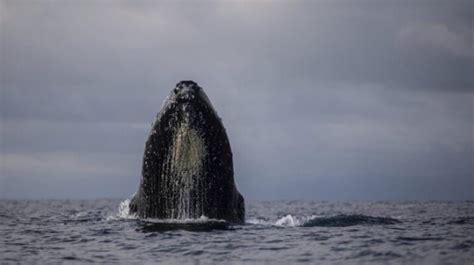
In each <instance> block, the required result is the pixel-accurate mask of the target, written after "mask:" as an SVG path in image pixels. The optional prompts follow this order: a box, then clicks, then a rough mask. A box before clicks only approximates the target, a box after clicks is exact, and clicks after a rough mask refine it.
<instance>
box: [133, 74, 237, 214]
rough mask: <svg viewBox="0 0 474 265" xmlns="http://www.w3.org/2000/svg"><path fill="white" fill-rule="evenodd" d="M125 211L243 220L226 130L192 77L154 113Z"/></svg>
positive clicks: (183, 82)
mask: <svg viewBox="0 0 474 265" xmlns="http://www.w3.org/2000/svg"><path fill="white" fill-rule="evenodd" d="M130 213H131V214H136V215H137V216H138V217H140V218H159V219H193V218H200V217H202V216H205V217H207V218H212V219H220V220H226V221H228V222H231V223H243V222H244V220H245V205H244V198H243V197H242V195H241V194H240V193H239V192H238V191H237V188H236V186H235V181H234V170H233V161H232V151H231V147H230V144H229V140H228V138H227V134H226V131H225V129H224V126H223V124H222V121H221V119H220V118H219V117H218V116H217V113H216V111H215V110H214V108H213V107H212V105H211V103H210V101H209V99H208V98H207V96H206V94H205V93H204V91H203V90H202V88H201V87H199V86H198V85H197V84H196V83H195V82H193V81H181V82H179V83H178V84H177V85H176V88H174V89H173V90H172V91H171V93H170V95H169V96H168V98H167V99H166V101H165V103H164V106H163V107H162V109H161V111H160V112H159V113H158V115H157V117H156V120H155V122H154V124H153V126H152V129H151V131H150V134H149V137H148V140H147V142H146V146H145V152H144V156H143V167H142V178H141V181H140V186H139V189H138V192H137V193H136V194H135V196H134V197H133V198H132V200H131V202H130Z"/></svg>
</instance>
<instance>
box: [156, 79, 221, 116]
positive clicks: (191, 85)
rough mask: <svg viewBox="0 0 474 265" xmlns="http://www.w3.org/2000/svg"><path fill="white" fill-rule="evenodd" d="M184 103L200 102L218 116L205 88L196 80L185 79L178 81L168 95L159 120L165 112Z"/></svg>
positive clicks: (159, 114)
mask: <svg viewBox="0 0 474 265" xmlns="http://www.w3.org/2000/svg"><path fill="white" fill-rule="evenodd" d="M182 104H199V105H201V106H204V107H206V108H209V109H210V110H212V112H213V113H214V114H215V115H216V116H217V117H218V115H217V112H216V110H215V109H214V107H213V106H212V104H211V101H210V100H209V98H208V97H207V95H206V93H205V92H204V90H203V89H202V88H201V87H200V86H199V85H198V84H197V83H196V82H194V81H191V80H184V81H180V82H178V83H177V84H176V87H175V88H174V89H172V90H171V92H170V94H169V95H168V97H166V99H165V100H164V102H163V106H162V108H161V111H160V112H159V113H158V114H157V117H156V118H157V120H160V119H161V118H162V116H163V115H165V113H167V112H169V111H172V110H173V109H174V108H175V107H177V106H179V105H182ZM219 119H220V118H219Z"/></svg>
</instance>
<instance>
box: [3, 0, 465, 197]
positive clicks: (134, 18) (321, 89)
mask: <svg viewBox="0 0 474 265" xmlns="http://www.w3.org/2000/svg"><path fill="white" fill-rule="evenodd" d="M0 5H1V8H0V9H1V10H2V11H1V16H0V17H1V20H0V30H1V32H0V34H1V35H0V36H1V42H0V44H1V46H0V55H1V57H0V73H1V89H2V90H1V91H2V96H1V106H0V110H1V113H2V124H1V125H2V126H1V130H0V136H1V154H0V155H1V176H0V197H69V196H73V197H125V196H128V195H129V194H131V193H133V192H134V191H135V189H136V186H137V185H138V180H139V176H140V171H141V159H142V152H143V147H144V142H145V139H146V136H147V134H148V130H149V124H150V123H151V122H152V121H153V118H154V116H155V114H156V112H158V111H159V108H160V106H161V102H162V100H163V99H164V98H165V96H166V95H167V94H168V92H169V90H171V89H172V88H173V86H174V84H175V83H177V82H178V81H180V80H183V79H193V80H195V81H197V82H198V83H199V84H200V85H201V86H202V87H204V89H205V90H206V93H207V94H208V95H209V97H210V99H211V101H212V102H213V105H214V106H215V107H216V109H217V110H218V112H219V114H220V116H221V118H222V119H223V121H224V124H225V126H226V128H227V132H228V134H229V137H230V141H231V145H232V148H233V152H234V160H235V161H234V164H235V172H236V180H237V183H238V186H239V188H240V189H241V191H242V193H243V194H244V196H246V197H248V198H250V199H278V198H305V199H474V197H472V194H474V193H473V192H472V191H473V187H474V168H473V166H472V165H471V164H472V158H473V157H474V154H473V149H474V139H473V135H474V132H473V124H474V122H473V121H474V117H473V103H474V86H473V84H474V80H473V77H472V73H473V70H474V69H473V67H474V66H473V65H474V64H473V59H474V56H473V52H474V48H473V39H472V34H473V32H474V29H473V21H472V19H473V17H474V14H473V11H472V10H474V7H473V4H472V2H470V1H449V2H446V1H440V2H433V1H430V2H426V1H415V2H413V1H411V2H406V3H405V2H397V3H380V2H374V1H359V2H357V3H352V2H346V1H319V2H318V1H296V2H295V1H276V2H272V3H270V2H245V1H244V2H204V3H201V4H199V5H197V4H195V3H192V2H140V1H139V2H132V1H116V2H113V3H112V2H109V1H104V2H95V3H94V2H89V1H79V2H68V1H65V2H56V1H51V2H36V1H31V2H29V1H21V2H18V1H8V0H4V1H0Z"/></svg>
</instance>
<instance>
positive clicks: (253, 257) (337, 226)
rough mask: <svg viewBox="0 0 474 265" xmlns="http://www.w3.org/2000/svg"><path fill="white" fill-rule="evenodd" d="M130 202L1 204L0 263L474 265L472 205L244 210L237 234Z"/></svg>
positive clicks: (292, 204)
mask: <svg viewBox="0 0 474 265" xmlns="http://www.w3.org/2000/svg"><path fill="white" fill-rule="evenodd" d="M127 203H128V201H127V200H118V199H117V200H115V199H98V200H0V264H18V263H21V264H71V263H72V264H84V263H107V264H109V263H112V264H113V263H117V264H144V263H146V264H430V265H431V264H456V265H459V264H469V265H474V202H473V201H466V202H416V201H407V202H363V201H360V202H359V201H356V202H349V201H348V202H326V201H314V202H312V201H256V202H252V201H251V202H247V203H246V208H247V211H246V214H247V215H246V223H245V224H243V225H232V224H228V223H226V222H224V221H221V220H210V219H207V218H206V217H201V218H199V219H196V220H184V221H183V220H180V221H178V220H140V219H137V218H134V217H133V216H130V215H129V214H128V204H127Z"/></svg>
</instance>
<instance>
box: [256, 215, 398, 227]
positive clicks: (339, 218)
mask: <svg viewBox="0 0 474 265" xmlns="http://www.w3.org/2000/svg"><path fill="white" fill-rule="evenodd" d="M247 223H249V224H255V225H274V226H286V227H347V226H356V225H393V224H398V223H401V221H399V220H397V219H393V218H390V217H376V216H368V215H361V214H352V215H347V214H340V215H334V216H315V215H313V216H306V217H296V216H293V215H291V214H289V215H286V216H283V217H281V218H280V219H278V220H277V221H275V222H270V221H268V220H267V219H265V218H257V219H250V220H248V221H247Z"/></svg>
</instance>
